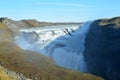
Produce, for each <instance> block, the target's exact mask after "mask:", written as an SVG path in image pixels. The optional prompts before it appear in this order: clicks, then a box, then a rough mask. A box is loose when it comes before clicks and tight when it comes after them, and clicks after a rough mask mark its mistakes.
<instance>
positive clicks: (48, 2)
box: [0, 0, 120, 22]
mask: <svg viewBox="0 0 120 80" xmlns="http://www.w3.org/2000/svg"><path fill="white" fill-rule="evenodd" d="M114 16H120V0H1V1H0V17H9V18H11V19H14V20H20V19H37V20H39V21H47V22H83V21H84V22H85V21H89V20H94V19H98V18H109V17H114Z"/></svg>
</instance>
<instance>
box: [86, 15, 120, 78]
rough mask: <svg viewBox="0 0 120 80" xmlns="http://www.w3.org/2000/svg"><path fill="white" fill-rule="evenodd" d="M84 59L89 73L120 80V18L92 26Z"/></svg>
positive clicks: (106, 20)
mask: <svg viewBox="0 0 120 80" xmlns="http://www.w3.org/2000/svg"><path fill="white" fill-rule="evenodd" d="M84 57H85V59H86V62H87V67H88V72H90V73H92V74H95V75H99V76H102V77H104V78H106V79H107V80H120V17H115V18H112V19H99V20H96V21H94V22H93V23H92V24H91V26H90V30H89V32H88V34H87V36H86V43H85V52H84Z"/></svg>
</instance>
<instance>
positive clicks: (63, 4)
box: [36, 2, 90, 7]
mask: <svg viewBox="0 0 120 80" xmlns="http://www.w3.org/2000/svg"><path fill="white" fill-rule="evenodd" d="M36 5H47V6H48V5H51V6H65V7H90V6H89V5H85V4H78V3H57V2H39V3H36Z"/></svg>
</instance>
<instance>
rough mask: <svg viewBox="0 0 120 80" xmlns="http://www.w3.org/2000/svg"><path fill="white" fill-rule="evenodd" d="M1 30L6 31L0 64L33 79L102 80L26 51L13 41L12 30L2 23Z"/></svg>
mask: <svg viewBox="0 0 120 80" xmlns="http://www.w3.org/2000/svg"><path fill="white" fill-rule="evenodd" d="M0 30H1V31H3V32H4V33H3V34H1V35H0V38H1V39H0V65H2V66H3V67H5V68H7V69H9V70H12V71H15V72H17V73H18V74H20V73H22V74H23V75H25V76H26V77H28V78H31V79H33V80H35V79H37V80H102V79H101V78H99V77H96V76H93V75H90V74H85V73H80V72H77V71H71V70H68V69H64V68H61V67H58V66H56V65H55V64H54V62H53V61H52V60H51V59H49V58H47V57H45V56H43V55H40V54H38V53H35V52H31V51H24V50H22V49H20V48H19V47H18V46H16V44H14V43H13V41H12V37H11V31H10V30H9V29H7V26H6V25H4V24H2V23H0ZM1 36H4V37H1ZM4 39H5V40H4ZM0 75H2V74H1V73H0ZM1 80H7V79H1Z"/></svg>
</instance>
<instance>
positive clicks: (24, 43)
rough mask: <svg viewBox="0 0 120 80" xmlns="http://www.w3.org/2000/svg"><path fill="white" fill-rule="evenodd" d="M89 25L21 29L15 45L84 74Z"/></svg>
mask: <svg viewBox="0 0 120 80" xmlns="http://www.w3.org/2000/svg"><path fill="white" fill-rule="evenodd" d="M90 24H91V22H87V23H85V24H83V25H81V27H79V28H78V26H73V25H72V26H71V27H66V26H64V27H57V28H52V27H51V28H50V29H49V28H40V29H23V30H20V35H18V36H17V37H16V43H17V44H18V45H19V46H20V47H21V48H23V49H26V50H32V51H36V52H39V53H42V54H44V55H46V56H48V57H50V58H52V59H53V60H54V61H55V62H56V64H57V65H59V66H62V67H65V68H69V69H72V70H79V71H82V72H86V71H87V69H86V63H85V61H84V56H83V51H84V43H85V37H86V33H87V31H88V30H89V26H90ZM69 26H70V25H69Z"/></svg>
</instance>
